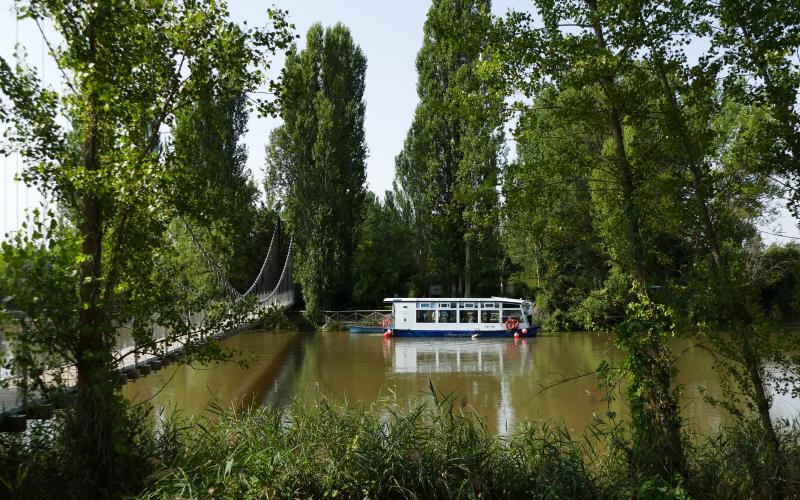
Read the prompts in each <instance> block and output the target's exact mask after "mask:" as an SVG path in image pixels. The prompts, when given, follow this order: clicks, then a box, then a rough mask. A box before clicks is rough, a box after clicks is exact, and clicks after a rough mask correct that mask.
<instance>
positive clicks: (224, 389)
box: [123, 331, 800, 434]
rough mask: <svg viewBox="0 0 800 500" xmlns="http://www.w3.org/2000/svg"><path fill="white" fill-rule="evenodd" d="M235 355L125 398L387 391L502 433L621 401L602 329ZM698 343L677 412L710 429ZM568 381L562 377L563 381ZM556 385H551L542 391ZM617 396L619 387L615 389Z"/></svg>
mask: <svg viewBox="0 0 800 500" xmlns="http://www.w3.org/2000/svg"><path fill="white" fill-rule="evenodd" d="M223 344H224V346H225V347H228V348H232V349H235V350H237V351H239V352H241V355H240V356H239V357H238V360H244V361H245V362H246V365H247V366H246V367H245V368H243V367H242V366H240V364H239V363H238V362H237V361H230V362H224V363H213V364H211V365H208V366H187V365H182V366H170V367H168V368H165V369H162V370H161V371H158V372H155V373H153V374H151V375H149V376H147V377H145V378H143V379H140V380H137V381H135V382H131V383H128V384H127V385H126V386H124V388H123V393H124V394H125V396H126V397H127V398H128V399H130V400H131V401H134V402H148V403H150V404H152V405H153V406H154V409H155V410H156V411H155V415H161V416H162V418H163V415H168V414H170V413H171V412H172V411H173V410H178V411H179V412H180V413H181V414H182V415H184V416H199V415H207V416H212V415H213V413H214V411H215V408H226V407H229V406H230V405H233V404H244V405H279V406H282V405H285V404H287V403H289V402H290V401H292V400H293V399H297V400H300V401H301V402H306V403H310V402H314V401H316V400H319V399H320V398H322V397H325V398H330V399H333V400H335V401H347V402H350V403H355V402H366V403H370V402H373V401H376V400H379V399H380V398H382V397H397V398H399V399H403V400H405V399H424V398H430V384H432V385H433V387H434V388H435V390H436V392H437V393H443V394H448V395H452V397H453V398H454V399H455V401H456V405H457V406H460V407H461V408H462V409H463V411H464V412H467V413H474V414H477V415H478V416H480V417H482V418H485V419H486V422H487V424H488V426H489V429H491V430H493V431H494V432H497V433H498V434H505V433H506V432H508V431H510V430H513V429H514V428H515V427H516V426H517V425H518V424H519V423H521V422H523V421H524V420H532V421H540V420H544V421H549V422H551V423H556V424H562V425H565V426H566V427H567V428H569V429H571V430H572V431H574V432H583V431H584V430H585V429H586V428H587V426H588V425H590V424H591V423H592V422H593V420H594V416H595V415H597V416H604V415H605V414H606V412H607V411H608V410H609V409H612V410H614V411H616V412H618V413H620V414H623V411H624V410H623V406H622V405H621V404H620V402H619V394H617V396H618V397H617V398H616V401H614V402H612V403H609V402H608V401H607V398H606V395H607V392H606V391H605V390H603V389H601V388H599V384H598V379H597V378H596V377H595V376H594V375H587V376H582V377H581V376H580V375H581V374H584V373H587V372H591V371H593V370H594V369H596V368H597V367H598V365H600V363H601V362H602V361H603V360H609V361H617V360H620V359H621V357H622V356H621V353H620V352H619V351H618V350H617V349H616V348H615V347H614V346H613V343H612V341H611V338H610V336H609V335H607V334H603V333H586V332H572V333H557V334H544V335H540V336H539V337H537V338H531V339H522V340H520V339H517V340H514V339H463V340H461V339H414V338H394V339H384V338H383V336H382V335H381V334H377V335H374V334H372V335H364V334H360V335H356V334H353V335H351V334H349V333H346V332H327V333H315V334H306V333H296V332H275V331H270V332H265V331H252V332H245V333H241V334H238V335H235V336H233V337H230V338H228V339H226V340H224V341H223ZM693 345H694V344H693V342H692V341H690V340H686V339H676V340H675V341H674V342H673V345H672V348H673V351H674V352H675V353H676V355H679V362H678V369H679V374H678V383H679V384H681V385H682V387H683V392H682V394H683V395H682V406H683V417H684V418H685V419H686V420H687V423H688V424H689V425H690V426H691V427H692V428H693V429H694V430H696V431H697V432H700V433H703V434H705V433H708V432H709V431H710V430H712V429H714V428H716V427H717V426H719V425H720V424H721V423H722V422H723V421H724V419H725V418H726V416H725V412H724V410H722V409H719V408H715V407H713V406H711V405H709V404H708V403H706V402H705V401H704V399H703V394H708V395H710V396H714V397H718V398H719V397H721V396H722V393H721V390H720V386H719V379H718V376H717V374H716V372H715V371H714V370H713V368H712V364H711V357H710V355H709V354H708V353H707V352H706V351H704V350H702V349H699V348H692V346H693ZM567 379H571V380H569V381H566V382H563V383H558V384H556V383H557V382H560V381H564V380H567ZM553 384H556V385H554V386H553V387H550V388H547V389H546V387H549V386H551V385H553ZM617 392H619V391H617ZM773 396H774V398H775V401H774V405H773V416H774V417H777V418H787V419H794V418H798V417H800V401H798V400H796V399H791V398H790V397H788V396H781V395H778V394H774V395H773Z"/></svg>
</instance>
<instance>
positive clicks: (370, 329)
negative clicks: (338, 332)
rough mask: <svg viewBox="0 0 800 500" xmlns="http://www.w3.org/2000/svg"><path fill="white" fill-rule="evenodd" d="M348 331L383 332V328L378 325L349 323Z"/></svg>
mask: <svg viewBox="0 0 800 500" xmlns="http://www.w3.org/2000/svg"><path fill="white" fill-rule="evenodd" d="M348 328H349V330H350V333H383V332H384V330H385V329H384V328H383V327H382V326H380V325H377V326H376V325H350V326H349V327H348Z"/></svg>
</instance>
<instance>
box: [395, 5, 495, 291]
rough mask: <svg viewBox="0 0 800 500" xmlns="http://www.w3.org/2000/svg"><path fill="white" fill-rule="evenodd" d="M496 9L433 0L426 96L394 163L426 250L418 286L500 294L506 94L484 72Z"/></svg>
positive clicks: (424, 62)
mask: <svg viewBox="0 0 800 500" xmlns="http://www.w3.org/2000/svg"><path fill="white" fill-rule="evenodd" d="M490 10H491V2H490V1H489V0H434V1H433V3H432V5H431V7H430V9H429V10H428V17H427V20H426V22H425V27H424V37H423V44H422V49H420V51H419V54H418V55H417V73H418V74H419V80H418V82H417V93H418V94H419V99H420V102H419V105H418V106H417V109H416V111H415V114H414V121H413V123H412V125H411V127H410V129H409V132H408V135H407V137H406V141H405V144H404V146H403V150H402V152H401V153H400V154H399V155H398V157H397V160H396V170H397V182H398V185H399V187H400V188H401V190H402V192H403V193H405V194H406V195H408V200H409V202H410V203H411V204H412V206H413V213H414V217H415V224H414V227H415V228H416V231H415V234H416V239H417V240H418V247H419V248H421V249H423V250H424V256H422V257H421V258H420V259H419V264H418V273H419V277H418V278H417V281H418V282H419V285H421V286H420V288H424V286H425V285H426V284H428V283H430V282H432V281H441V282H442V283H443V284H444V286H445V294H448V293H452V294H454V295H466V296H470V295H472V293H473V291H478V290H482V291H483V292H484V293H492V292H495V291H496V290H495V287H496V286H497V284H498V283H499V281H500V280H499V276H498V275H497V268H498V262H499V258H498V244H497V242H498V225H499V214H498V205H499V203H498V194H497V184H498V175H499V170H500V164H501V157H502V152H503V137H502V131H501V127H502V96H498V95H495V94H493V93H492V91H491V88H490V86H489V85H488V82H487V81H486V80H485V78H484V76H483V75H482V73H481V71H480V70H479V68H480V64H481V61H482V57H483V56H484V55H485V54H484V50H485V47H486V45H487V42H488V37H489V33H490V30H491V14H490ZM476 271H478V273H477V274H478V275H477V276H476ZM474 278H478V279H477V283H476V284H480V285H482V288H481V287H480V286H479V287H475V286H474V284H473V281H476V280H475V279H474ZM474 288H477V289H478V290H473V289H474ZM419 292H423V293H424V292H425V290H424V289H423V290H419Z"/></svg>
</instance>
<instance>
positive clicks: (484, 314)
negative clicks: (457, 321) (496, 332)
mask: <svg viewBox="0 0 800 500" xmlns="http://www.w3.org/2000/svg"><path fill="white" fill-rule="evenodd" d="M481 323H500V311H497V310H494V311H481Z"/></svg>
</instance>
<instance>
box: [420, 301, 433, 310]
mask: <svg viewBox="0 0 800 500" xmlns="http://www.w3.org/2000/svg"><path fill="white" fill-rule="evenodd" d="M417 306H418V309H427V308H428V307H430V306H431V304H430V302H420V303H419V304H417Z"/></svg>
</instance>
